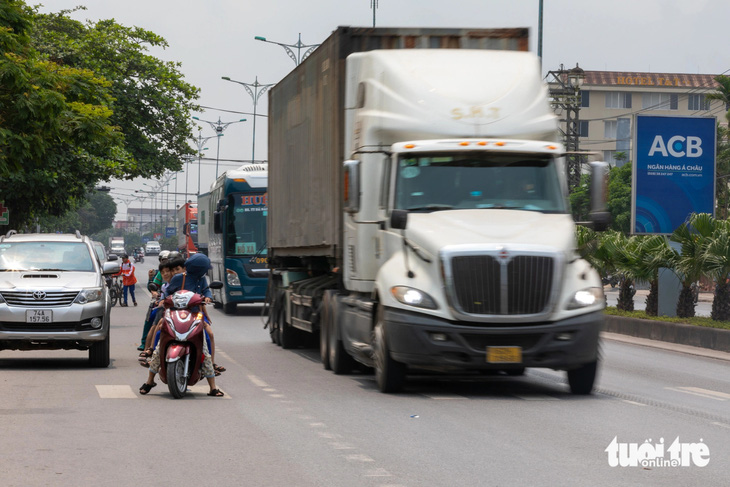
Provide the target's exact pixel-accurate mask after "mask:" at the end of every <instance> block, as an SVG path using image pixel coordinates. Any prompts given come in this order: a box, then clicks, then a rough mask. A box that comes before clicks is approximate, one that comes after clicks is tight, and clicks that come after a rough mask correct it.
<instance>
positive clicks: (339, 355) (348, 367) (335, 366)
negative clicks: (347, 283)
mask: <svg viewBox="0 0 730 487" xmlns="http://www.w3.org/2000/svg"><path fill="white" fill-rule="evenodd" d="M330 303H331V306H330V319H329V323H328V326H327V338H328V340H327V341H328V345H327V349H328V351H329V356H330V368H331V370H332V372H334V373H335V374H336V375H345V374H349V373H351V372H352V369H354V368H355V367H356V366H357V362H355V359H353V358H352V357H351V356H350V354H349V353H347V350H345V346H344V345H343V344H342V340H340V333H339V332H340V323H339V301H338V300H337V298H336V296H335V294H332V300H331V301H330Z"/></svg>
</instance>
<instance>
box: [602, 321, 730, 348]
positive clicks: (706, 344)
mask: <svg viewBox="0 0 730 487" xmlns="http://www.w3.org/2000/svg"><path fill="white" fill-rule="evenodd" d="M603 330H604V331H607V332H610V333H618V334H621V335H629V336H633V337H637V338H646V339H649V340H658V341H662V342H669V343H676V344H680V345H689V346H692V347H701V348H708V349H711V350H718V351H721V352H730V330H724V329H720V328H709V327H704V326H695V325H687V324H684V323H670V322H666V321H656V320H645V319H641V318H629V317H624V316H612V315H605V324H604V328H603Z"/></svg>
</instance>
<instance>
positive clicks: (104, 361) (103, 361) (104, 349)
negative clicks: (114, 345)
mask: <svg viewBox="0 0 730 487" xmlns="http://www.w3.org/2000/svg"><path fill="white" fill-rule="evenodd" d="M89 365H90V366H91V367H102V368H103V367H109V334H107V335H106V338H105V339H104V340H103V341H101V342H96V343H94V344H93V345H92V346H91V348H89Z"/></svg>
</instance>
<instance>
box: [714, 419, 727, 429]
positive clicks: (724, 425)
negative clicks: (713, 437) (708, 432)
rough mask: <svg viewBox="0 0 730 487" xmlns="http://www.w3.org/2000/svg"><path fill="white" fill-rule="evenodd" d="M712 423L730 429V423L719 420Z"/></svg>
mask: <svg viewBox="0 0 730 487" xmlns="http://www.w3.org/2000/svg"><path fill="white" fill-rule="evenodd" d="M712 424H714V425H715V426H720V427H722V428H728V429H730V424H725V423H718V422H717V421H715V422H713V423H712Z"/></svg>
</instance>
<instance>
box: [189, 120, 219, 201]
mask: <svg viewBox="0 0 730 487" xmlns="http://www.w3.org/2000/svg"><path fill="white" fill-rule="evenodd" d="M202 131H203V129H201V128H198V138H197V139H193V141H195V145H196V146H197V147H198V195H200V163H201V159H202V158H203V151H204V150H205V149H204V148H203V146H204V145H205V143H206V142H208V141H209V140H210V139H212V138H213V137H203V135H202ZM206 148H207V147H206ZM187 192H188V189H187V181H186V183H185V193H186V194H185V198H186V199H187Z"/></svg>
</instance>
